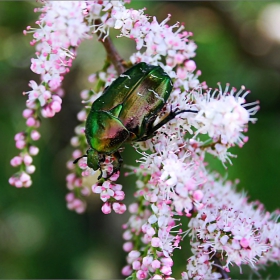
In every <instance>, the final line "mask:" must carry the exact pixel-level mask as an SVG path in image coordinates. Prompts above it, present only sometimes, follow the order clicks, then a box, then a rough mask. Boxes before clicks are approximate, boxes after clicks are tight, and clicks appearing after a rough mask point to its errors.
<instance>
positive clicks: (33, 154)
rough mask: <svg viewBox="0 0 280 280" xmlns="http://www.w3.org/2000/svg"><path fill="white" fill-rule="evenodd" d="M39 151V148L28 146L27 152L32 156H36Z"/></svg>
mask: <svg viewBox="0 0 280 280" xmlns="http://www.w3.org/2000/svg"><path fill="white" fill-rule="evenodd" d="M38 153H39V148H38V147H35V146H30V147H29V154H30V155H32V156H36V155H37V154H38Z"/></svg>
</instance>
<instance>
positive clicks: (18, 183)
mask: <svg viewBox="0 0 280 280" xmlns="http://www.w3.org/2000/svg"><path fill="white" fill-rule="evenodd" d="M15 187H16V188H21V187H22V182H21V181H20V180H16V181H15Z"/></svg>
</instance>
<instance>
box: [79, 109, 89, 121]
mask: <svg viewBox="0 0 280 280" xmlns="http://www.w3.org/2000/svg"><path fill="white" fill-rule="evenodd" d="M86 118H87V113H86V111H85V110H82V111H81V112H79V113H78V115H77V119H78V120H79V121H81V122H83V121H85V120H86Z"/></svg>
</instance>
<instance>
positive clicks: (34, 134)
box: [30, 130, 41, 141]
mask: <svg viewBox="0 0 280 280" xmlns="http://www.w3.org/2000/svg"><path fill="white" fill-rule="evenodd" d="M30 136H31V138H32V140H34V141H37V140H39V139H40V137H41V135H40V133H39V132H38V131H37V130H32V131H31V134H30Z"/></svg>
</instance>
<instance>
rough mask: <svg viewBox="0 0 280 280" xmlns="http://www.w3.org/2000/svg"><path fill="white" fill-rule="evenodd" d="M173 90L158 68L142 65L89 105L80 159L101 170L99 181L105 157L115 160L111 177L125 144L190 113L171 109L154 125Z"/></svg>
mask: <svg viewBox="0 0 280 280" xmlns="http://www.w3.org/2000/svg"><path fill="white" fill-rule="evenodd" d="M172 87H173V85H172V81H171V78H170V77H169V76H168V75H167V74H166V73H165V72H164V71H163V69H162V68H161V67H160V66H154V65H149V64H146V63H144V62H141V63H139V64H136V65H134V66H133V67H131V68H130V69H128V70H127V71H126V72H124V73H123V74H121V75H120V76H119V77H118V78H117V79H116V80H115V81H114V82H112V84H111V85H110V86H109V87H107V88H105V90H104V92H103V94H102V95H101V96H100V97H99V98H98V99H97V100H96V101H95V102H94V103H93V104H92V107H91V110H90V113H89V115H88V117H87V120H86V131H85V133H86V138H87V142H88V144H89V146H90V148H89V149H88V150H87V155H83V156H82V157H87V165H88V166H89V167H91V168H92V169H94V170H97V169H100V171H101V174H100V176H99V178H98V179H100V178H101V176H102V169H101V166H100V163H101V162H104V160H105V155H113V157H114V158H115V159H116V161H114V163H113V172H112V174H111V175H113V174H114V173H115V172H117V171H119V170H120V167H121V164H122V161H123V160H122V157H121V155H120V152H119V149H120V148H121V146H122V145H123V144H124V143H126V142H135V141H145V140H147V139H149V138H152V137H153V136H154V133H155V132H156V131H157V130H158V129H159V128H160V127H161V126H163V125H164V124H166V123H167V122H168V121H170V120H171V119H173V118H174V117H175V116H176V115H178V114H181V113H183V112H190V111H189V110H181V111H178V109H177V110H174V111H172V110H171V112H170V113H169V114H168V115H167V116H166V117H165V118H164V119H163V120H161V121H160V122H159V123H158V124H157V125H153V124H154V121H155V119H156V118H157V116H158V113H159V112H160V110H161V109H162V108H163V106H164V104H165V103H166V101H167V99H168V98H169V96H170V93H171V90H172ZM82 157H79V158H77V159H76V160H75V161H74V163H77V162H78V160H79V159H81V158H82ZM111 175H110V176H111ZM110 176H109V177H110ZM109 177H108V178H109Z"/></svg>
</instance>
